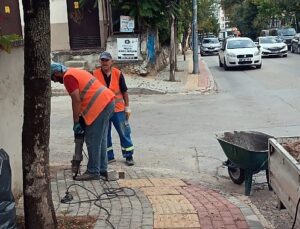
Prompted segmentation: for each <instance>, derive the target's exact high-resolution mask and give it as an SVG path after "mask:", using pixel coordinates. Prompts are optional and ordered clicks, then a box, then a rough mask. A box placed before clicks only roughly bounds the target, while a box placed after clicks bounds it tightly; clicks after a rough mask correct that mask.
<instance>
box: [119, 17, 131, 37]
mask: <svg viewBox="0 0 300 229" xmlns="http://www.w3.org/2000/svg"><path fill="white" fill-rule="evenodd" d="M133 31H134V19H133V18H132V17H129V16H120V32H122V33H131V32H133Z"/></svg>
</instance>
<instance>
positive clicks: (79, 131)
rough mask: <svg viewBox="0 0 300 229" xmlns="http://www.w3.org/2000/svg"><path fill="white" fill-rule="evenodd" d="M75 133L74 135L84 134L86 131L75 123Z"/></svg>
mask: <svg viewBox="0 0 300 229" xmlns="http://www.w3.org/2000/svg"><path fill="white" fill-rule="evenodd" d="M73 131H74V134H83V133H84V129H83V128H82V126H81V125H80V123H79V122H75V123H74V125H73Z"/></svg>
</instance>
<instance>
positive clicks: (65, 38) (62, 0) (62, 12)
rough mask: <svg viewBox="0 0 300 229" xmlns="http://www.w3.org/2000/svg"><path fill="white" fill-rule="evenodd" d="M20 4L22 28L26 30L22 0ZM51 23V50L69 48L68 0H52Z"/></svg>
mask: <svg viewBox="0 0 300 229" xmlns="http://www.w3.org/2000/svg"><path fill="white" fill-rule="evenodd" d="M19 6H20V17H21V24H22V29H23V30H24V19H23V15H24V14H23V4H22V0H19ZM50 24H51V50H52V51H56V50H69V49H70V43H69V25H68V11H67V1H66V0H50ZM23 35H24V32H23Z"/></svg>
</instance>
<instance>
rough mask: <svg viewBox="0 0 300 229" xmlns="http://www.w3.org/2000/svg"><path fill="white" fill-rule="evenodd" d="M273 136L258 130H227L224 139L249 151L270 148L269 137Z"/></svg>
mask: <svg viewBox="0 0 300 229" xmlns="http://www.w3.org/2000/svg"><path fill="white" fill-rule="evenodd" d="M271 137H272V136H270V135H267V134H264V133H261V132H256V131H234V132H225V133H224V136H223V138H222V139H223V140H224V141H227V142H229V143H231V144H234V145H236V146H239V147H242V148H244V149H246V150H249V152H250V151H251V152H259V151H267V150H268V139H269V138H271Z"/></svg>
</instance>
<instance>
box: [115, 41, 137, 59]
mask: <svg viewBox="0 0 300 229" xmlns="http://www.w3.org/2000/svg"><path fill="white" fill-rule="evenodd" d="M138 41H139V39H138V38H117V46H118V60H138Z"/></svg>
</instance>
